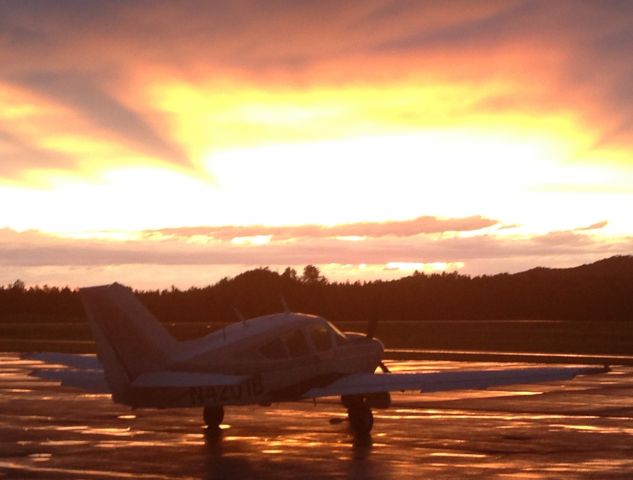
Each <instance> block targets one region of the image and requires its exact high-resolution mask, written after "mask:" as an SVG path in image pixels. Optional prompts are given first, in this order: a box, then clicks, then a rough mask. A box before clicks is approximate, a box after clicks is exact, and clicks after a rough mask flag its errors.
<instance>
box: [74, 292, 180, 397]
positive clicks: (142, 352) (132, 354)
mask: <svg viewBox="0 0 633 480" xmlns="http://www.w3.org/2000/svg"><path fill="white" fill-rule="evenodd" d="M79 293H80V296H81V300H82V302H83V305H84V308H85V310H86V314H87V316H88V321H89V323H90V328H91V329H92V333H93V335H94V337H95V341H96V343H97V354H98V356H99V360H100V361H101V363H102V364H103V368H104V371H105V376H106V380H107V381H108V383H109V384H110V387H111V388H112V391H113V393H114V395H115V400H117V401H120V400H124V398H122V397H126V396H127V395H126V392H127V387H128V386H129V384H130V382H132V381H133V380H134V379H135V378H136V377H137V376H138V375H140V374H142V373H147V372H152V371H156V370H160V369H161V368H164V367H165V365H166V364H167V363H169V358H170V354H171V353H172V352H173V351H174V350H175V348H176V346H177V343H178V342H177V341H176V340H175V339H174V337H172V336H171V335H170V333H169V332H168V331H167V330H166V329H165V327H163V326H162V325H161V324H160V322H159V321H158V320H157V319H156V317H154V315H152V314H151V312H150V311H149V310H147V308H146V307H145V306H144V305H143V304H142V303H141V302H140V301H139V300H138V299H137V298H136V296H135V295H134V294H133V293H132V290H131V289H130V288H128V287H124V286H123V285H120V284H118V283H113V284H112V285H105V286H100V287H90V288H82V289H80V290H79ZM117 396H118V397H119V399H117V398H116V397H117Z"/></svg>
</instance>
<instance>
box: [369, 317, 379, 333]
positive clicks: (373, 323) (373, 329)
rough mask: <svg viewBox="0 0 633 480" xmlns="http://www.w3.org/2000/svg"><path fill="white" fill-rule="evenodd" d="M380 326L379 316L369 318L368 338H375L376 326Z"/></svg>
mask: <svg viewBox="0 0 633 480" xmlns="http://www.w3.org/2000/svg"><path fill="white" fill-rule="evenodd" d="M377 327H378V318H377V317H373V318H370V319H369V322H368V323H367V338H374V337H375V336H376V328H377Z"/></svg>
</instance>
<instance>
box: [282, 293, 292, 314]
mask: <svg viewBox="0 0 633 480" xmlns="http://www.w3.org/2000/svg"><path fill="white" fill-rule="evenodd" d="M279 299H280V300H281V306H282V307H283V308H284V313H290V309H289V308H288V304H287V303H286V298H285V297H284V296H283V295H279Z"/></svg>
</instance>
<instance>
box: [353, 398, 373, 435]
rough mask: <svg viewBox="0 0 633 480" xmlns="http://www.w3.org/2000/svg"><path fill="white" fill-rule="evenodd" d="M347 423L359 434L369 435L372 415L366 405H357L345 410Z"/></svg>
mask: <svg viewBox="0 0 633 480" xmlns="http://www.w3.org/2000/svg"><path fill="white" fill-rule="evenodd" d="M347 416H348V417H349V423H350V425H351V426H352V428H353V429H354V432H356V433H357V434H359V435H369V432H371V428H372V427H373V426H374V415H373V414H372V413H371V408H369V407H368V406H367V405H359V406H356V407H352V408H350V409H348V410H347Z"/></svg>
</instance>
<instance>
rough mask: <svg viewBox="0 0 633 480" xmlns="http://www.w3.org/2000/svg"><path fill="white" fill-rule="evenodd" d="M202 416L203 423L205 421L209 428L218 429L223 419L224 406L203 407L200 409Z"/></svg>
mask: <svg viewBox="0 0 633 480" xmlns="http://www.w3.org/2000/svg"><path fill="white" fill-rule="evenodd" d="M202 418H204V423H206V425H207V427H209V428H210V429H218V428H220V424H221V423H222V420H223V419H224V407H223V406H222V405H220V406H217V407H204V409H203V410H202Z"/></svg>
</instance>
